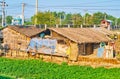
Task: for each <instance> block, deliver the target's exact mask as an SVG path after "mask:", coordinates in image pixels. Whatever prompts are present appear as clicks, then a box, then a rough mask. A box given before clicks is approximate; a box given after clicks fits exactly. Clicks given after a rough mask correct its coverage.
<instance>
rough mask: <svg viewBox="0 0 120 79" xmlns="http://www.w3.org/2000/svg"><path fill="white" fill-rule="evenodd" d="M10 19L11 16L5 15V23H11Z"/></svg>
mask: <svg viewBox="0 0 120 79" xmlns="http://www.w3.org/2000/svg"><path fill="white" fill-rule="evenodd" d="M12 19H13V17H12V16H7V17H6V23H7V24H11V23H12Z"/></svg>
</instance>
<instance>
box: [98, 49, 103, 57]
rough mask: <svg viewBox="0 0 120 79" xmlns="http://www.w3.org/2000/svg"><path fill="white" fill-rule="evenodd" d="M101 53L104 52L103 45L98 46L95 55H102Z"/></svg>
mask: <svg viewBox="0 0 120 79" xmlns="http://www.w3.org/2000/svg"><path fill="white" fill-rule="evenodd" d="M103 54H104V48H103V47H100V48H98V52H97V57H102V56H103Z"/></svg>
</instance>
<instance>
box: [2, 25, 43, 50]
mask: <svg viewBox="0 0 120 79" xmlns="http://www.w3.org/2000/svg"><path fill="white" fill-rule="evenodd" d="M40 32H41V30H40V29H39V28H36V27H33V26H7V27H6V28H4V29H3V30H2V34H3V45H7V46H8V47H9V49H10V50H22V51H25V50H26V49H27V47H28V44H29V42H30V39H31V38H34V37H38V36H39V33H40Z"/></svg>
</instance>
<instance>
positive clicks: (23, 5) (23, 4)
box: [22, 3, 25, 25]
mask: <svg viewBox="0 0 120 79" xmlns="http://www.w3.org/2000/svg"><path fill="white" fill-rule="evenodd" d="M24 8H25V3H22V25H24V20H25V18H24Z"/></svg>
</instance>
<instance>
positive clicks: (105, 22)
mask: <svg viewBox="0 0 120 79" xmlns="http://www.w3.org/2000/svg"><path fill="white" fill-rule="evenodd" d="M111 26H112V21H111V20H102V21H101V27H104V28H107V29H108V30H110V29H111Z"/></svg>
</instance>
